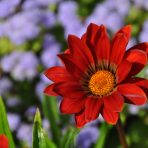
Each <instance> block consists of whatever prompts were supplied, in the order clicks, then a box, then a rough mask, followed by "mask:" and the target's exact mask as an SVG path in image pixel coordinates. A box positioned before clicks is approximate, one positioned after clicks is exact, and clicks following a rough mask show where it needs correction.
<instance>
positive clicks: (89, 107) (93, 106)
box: [85, 97, 103, 121]
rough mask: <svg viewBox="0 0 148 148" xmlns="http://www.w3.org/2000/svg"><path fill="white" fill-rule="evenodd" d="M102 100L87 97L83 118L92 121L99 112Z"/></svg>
mask: <svg viewBox="0 0 148 148" xmlns="http://www.w3.org/2000/svg"><path fill="white" fill-rule="evenodd" d="M102 105H103V102H102V100H101V99H96V98H93V97H89V98H87V100H86V104H85V120H86V121H92V120H95V119H96V118H97V117H98V116H99V113H100V112H101V109H102Z"/></svg>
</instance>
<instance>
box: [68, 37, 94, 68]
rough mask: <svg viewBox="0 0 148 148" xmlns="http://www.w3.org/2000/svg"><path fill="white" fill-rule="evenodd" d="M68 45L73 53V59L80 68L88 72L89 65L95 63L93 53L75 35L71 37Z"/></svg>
mask: <svg viewBox="0 0 148 148" xmlns="http://www.w3.org/2000/svg"><path fill="white" fill-rule="evenodd" d="M68 44H69V49H70V50H71V53H72V59H73V61H74V63H75V64H76V65H77V66H78V67H80V68H83V70H86V69H87V68H88V66H89V65H91V64H93V63H94V60H93V56H92V54H91V51H90V50H89V48H88V47H87V46H86V44H85V43H84V42H83V41H82V40H81V39H79V38H78V37H76V36H74V35H69V36H68Z"/></svg>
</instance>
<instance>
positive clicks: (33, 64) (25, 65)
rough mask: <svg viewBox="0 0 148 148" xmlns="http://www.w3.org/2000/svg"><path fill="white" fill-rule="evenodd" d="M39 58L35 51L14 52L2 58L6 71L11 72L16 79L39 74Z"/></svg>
mask: <svg viewBox="0 0 148 148" xmlns="http://www.w3.org/2000/svg"><path fill="white" fill-rule="evenodd" d="M37 66H38V59H37V57H36V56H35V55H34V53H33V52H17V51H16V52H13V53H11V54H9V55H7V56H5V57H3V59H2V60H1V67H2V69H3V71H4V72H10V73H11V75H12V77H13V78H14V79H15V80H19V81H23V80H25V79H29V80H31V79H33V78H34V77H35V76H36V75H37Z"/></svg>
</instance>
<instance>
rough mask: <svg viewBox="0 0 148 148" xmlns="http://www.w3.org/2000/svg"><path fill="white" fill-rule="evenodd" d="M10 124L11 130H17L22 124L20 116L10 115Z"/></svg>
mask: <svg viewBox="0 0 148 148" xmlns="http://www.w3.org/2000/svg"><path fill="white" fill-rule="evenodd" d="M7 115H8V122H9V125H10V128H11V130H13V131H14V130H16V129H17V128H18V126H19V124H20V116H19V115H18V114H13V113H8V114H7Z"/></svg>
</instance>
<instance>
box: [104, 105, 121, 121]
mask: <svg viewBox="0 0 148 148" xmlns="http://www.w3.org/2000/svg"><path fill="white" fill-rule="evenodd" d="M102 116H103V118H104V120H105V121H106V122H107V123H109V124H116V123H117V121H118V118H119V116H118V113H117V112H112V111H110V110H108V109H107V108H105V107H104V108H103V111H102Z"/></svg>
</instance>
